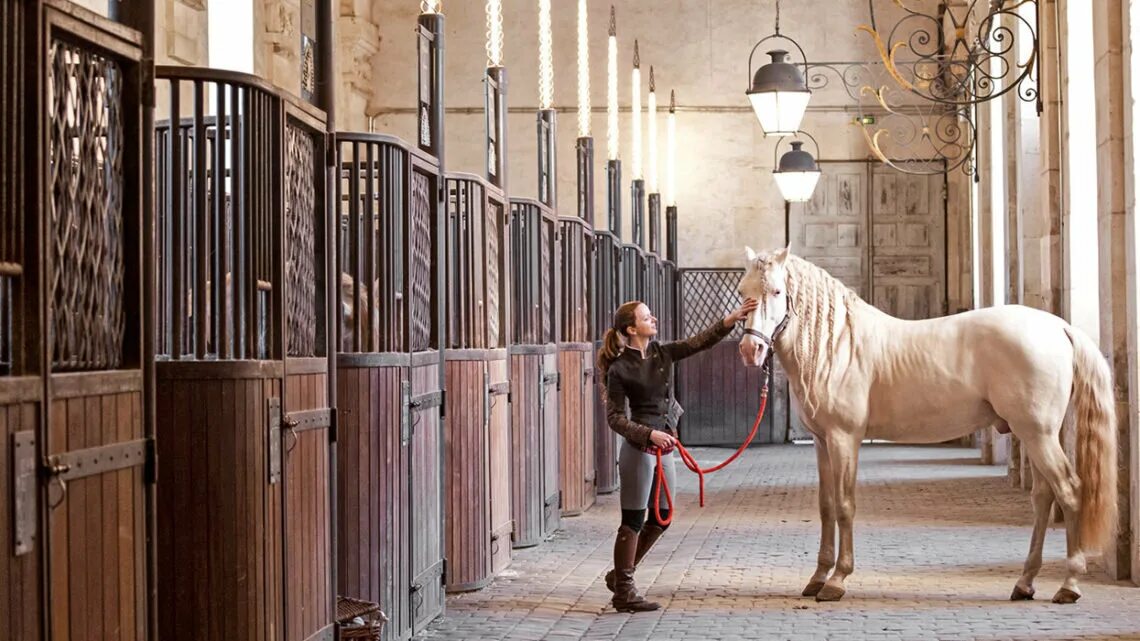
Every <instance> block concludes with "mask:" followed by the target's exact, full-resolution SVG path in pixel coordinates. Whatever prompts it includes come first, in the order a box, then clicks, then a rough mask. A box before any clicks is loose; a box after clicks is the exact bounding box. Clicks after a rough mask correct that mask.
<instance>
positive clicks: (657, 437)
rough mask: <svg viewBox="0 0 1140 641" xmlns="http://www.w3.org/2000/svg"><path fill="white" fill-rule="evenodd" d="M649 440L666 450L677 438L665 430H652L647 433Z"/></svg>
mask: <svg viewBox="0 0 1140 641" xmlns="http://www.w3.org/2000/svg"><path fill="white" fill-rule="evenodd" d="M649 441H650V442H651V443H653V444H654V445H656V446H657V447H659V448H661V449H663V450H667V449H669V448H670V447H673V444H674V443H676V441H677V439H675V438H673V437H672V436H670V435H669V434H668V433H667V432H662V431H661V430H653V431H652V432H650V433H649Z"/></svg>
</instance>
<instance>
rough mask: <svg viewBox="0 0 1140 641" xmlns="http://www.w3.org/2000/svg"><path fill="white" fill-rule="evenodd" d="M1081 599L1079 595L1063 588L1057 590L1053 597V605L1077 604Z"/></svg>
mask: <svg viewBox="0 0 1140 641" xmlns="http://www.w3.org/2000/svg"><path fill="white" fill-rule="evenodd" d="M1079 598H1081V595H1080V594H1079V593H1077V592H1073V591H1072V590H1070V589H1068V588H1061V589H1060V590H1057V594H1054V595H1053V603H1076V602H1077V599H1079Z"/></svg>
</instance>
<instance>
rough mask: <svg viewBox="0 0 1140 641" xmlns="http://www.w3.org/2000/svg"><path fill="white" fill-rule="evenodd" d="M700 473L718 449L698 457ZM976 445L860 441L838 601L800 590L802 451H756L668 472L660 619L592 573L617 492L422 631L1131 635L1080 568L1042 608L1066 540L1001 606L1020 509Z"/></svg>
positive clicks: (608, 544) (1131, 627)
mask: <svg viewBox="0 0 1140 641" xmlns="http://www.w3.org/2000/svg"><path fill="white" fill-rule="evenodd" d="M695 453H696V456H697V458H698V460H699V461H700V462H701V464H702V466H706V467H707V466H708V465H710V464H712V463H716V462H719V461H720V460H722V459H723V458H724V457H725V456H727V455H728V454H729V453H730V451H729V450H722V449H697V450H696V451H695ZM977 460H978V456H977V452H976V451H975V450H970V449H964V448H954V447H941V446H934V447H904V446H897V445H884V444H875V445H866V446H864V448H863V453H862V456H861V460H860V470H859V488H858V492H857V505H858V508H857V513H856V530H855V574H853V575H852V576H851V577H850V578H849V579H848V581H847V595H846V596H845V597H844V599H843V601H841V602H839V603H816V602H815V600H813V599H808V598H804V597H800V596H799V592H800V590H801V589H802V587H803V586H804V584H805V583H806V582H807V579H808V577H809V575H810V574H811V572H812V570H813V569H814V567H815V556H816V552H817V548H818V541H819V524H818V511H817V503H816V487H817V476H816V469H815V455H814V452H813V450H812V448H811V446H810V445H804V446H796V445H785V446H769V447H764V448H759V449H756V448H754V449H752V450H750V451H748V452H747V453H746V454H745V455H743V456H742V457H741V458H740V459H739V460H737V461H736V462H735V463H733V464H732V465H731V466H729V467H728V468H726V469H725V470H723V471H721V472H718V473H716V474H713V475H711V476H710V477H708V483H707V486H706V505H705V507H704V508H700V507H699V506H698V505H697V483H696V476H695V475H693V474H690V473H689V472H688V471H687V470H684V471H683V472H679V476H680V477H681V484H680V485H681V487H680V489H679V491H678V497H677V500H678V514H677V517H676V519H675V520H674V523H673V526H672V528H671V529H670V530H669V531H668V532H667V533H666V534H665V536H663V537H662V539H661V540H660V541H659V542H658V544H657V547H656V548H654V549H653V551H652V552H650V554H649V555H648V557H647V558H646V560H645V561H644V562H643V563H642V565H641V568H639V570H638V574H637V579H638V587H639V588H640V589H641V590H642V592H643V593H646V595H647V596H648V597H649V598H652V599H654V600H657V601H659V602H661V604H662V606H663V607H662V609H660V610H658V611H656V612H651V613H640V614H635V615H633V614H622V613H617V612H615V611H614V610H613V608H612V607H610V606H609V597H610V593H609V592H608V591H607V590H606V588H605V585H604V584H603V581H602V576H603V574H604V573H605V572H606V570H607V569H609V567H611V563H612V558H611V557H612V545H613V533H614V531H615V530H616V528H617V525H618V523H619V516H618V514H619V511H618V506H617V496H616V494H610V495H603V496H599V497H598V502H597V504H596V505H595V506H594V507H593V508H591V509H590V510H589V511H587V512H586V513H585V514H583V515H581V516H577V517H573V518H566V519H564V520H563V529H562V530H561V531H559V532H557V533H556V534H555V535H554V536H553V537H552V538H551V539H550V540H548V541H547V542H545V543H544V544H542V545H539V546H537V547H533V548H529V549H525V550H516V551H515V556H514V560H513V562H512V565H511V566H510V567H509V568H507V570H506V571H505V572H503V573H502V574H501V575H500V576H499V577H497V578H496V579H495V581H494V582H493V583H492V584H491V585H490V586H489V587H487V588H485V589H483V590H481V591H477V592H471V593H467V594H460V595H453V596H451V597H449V598H448V600H447V610H446V613H445V615H444V617H443V618H441V619H439V620H437V621H436V622H434V623H433V624H432V625H431V626H430V627H429V629H428V630H426V631H424V632H423V633H422V634H421V635H420V636H419V637H417V638H418V639H425V640H427V639H456V640H458V639H462V640H465V641H468V640H475V639H519V640H529V639H534V640H537V639H552V640H555V639H557V640H567V641H570V640H578V639H655V640H665V639H708V640H723V641H730V640H736V639H872V640H879V639H882V640H904V639H905V640H910V639H987V640H989V639H993V640H997V639H1026V640H1029V639H1034V640H1046V639H1049V640H1052V639H1082V640H1091V639H1113V640H1116V639H1140V588H1136V587H1132V586H1131V585H1130V584H1128V583H1125V582H1113V581H1109V580H1108V579H1107V578H1105V575H1104V573H1103V571H1102V570H1101V569H1100V568H1099V567H1098V566H1097V564H1095V563H1094V564H1093V566H1092V570H1091V571H1090V573H1089V574H1088V575H1087V576H1086V577H1084V580H1083V582H1082V584H1081V585H1082V589H1083V592H1084V597H1083V598H1082V600H1081V601H1080V602H1079V603H1077V604H1075V605H1070V606H1057V605H1053V604H1051V603H1050V602H1049V600H1048V599H1049V598H1050V597H1051V596H1052V594H1053V592H1055V591H1056V589H1057V588H1058V586H1059V585H1060V581H1061V578H1062V573H1063V554H1064V532H1063V530H1062V529H1061V528H1060V526H1059V525H1056V526H1054V527H1053V528H1052V529H1051V531H1050V532H1049V534H1048V536H1047V537H1046V544H1045V565H1044V568H1043V569H1042V572H1041V576H1040V577H1039V578H1038V580H1037V584H1036V586H1037V591H1038V595H1039V597H1038V598H1039V599H1040V600H1037V601H1032V602H1020V603H1013V602H1010V601H1008V600H1007V599H1008V597H1009V593H1010V590H1011V589H1012V588H1013V584H1014V582H1015V581H1016V580H1017V577H1018V575H1019V574H1020V569H1021V566H1022V563H1023V561H1024V558H1025V554H1026V552H1027V550H1028V545H1029V534H1030V522H1031V514H1032V511H1031V507H1030V505H1029V496H1028V494H1027V493H1026V492H1024V491H1022V490H1020V489H1015V488H1012V487H1010V484H1009V482H1008V481H1007V480H1006V477H1005V468H1004V467H1000V466H998V467H994V466H983V465H980V464H978V463H977Z"/></svg>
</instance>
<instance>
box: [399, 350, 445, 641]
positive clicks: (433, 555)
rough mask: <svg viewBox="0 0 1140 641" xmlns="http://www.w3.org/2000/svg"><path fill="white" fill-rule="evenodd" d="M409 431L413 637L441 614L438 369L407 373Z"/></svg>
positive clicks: (421, 368) (418, 368)
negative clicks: (408, 374)
mask: <svg viewBox="0 0 1140 641" xmlns="http://www.w3.org/2000/svg"><path fill="white" fill-rule="evenodd" d="M407 389H408V412H407V418H406V419H405V420H406V421H407V423H406V427H405V429H406V430H407V432H406V433H407V442H408V445H407V447H408V457H409V460H410V465H409V473H410V481H409V488H408V492H409V497H408V510H409V519H408V521H409V523H408V526H409V528H410V530H409V539H410V541H411V550H410V552H411V557H410V558H411V567H410V570H409V578H410V580H411V584H410V585H409V586H408V590H409V591H410V602H409V607H410V610H411V612H410V617H409V621H410V622H411V624H412V634H413V635H414V634H418V633H419V632H421V631H422V630H423V629H424V628H425V627H426V626H427V624H428V623H430V622H431V621H432V620H433V619H435V617H437V616H439V614H440V613H441V612H442V611H443V601H444V587H443V578H444V577H443V572H444V567H443V566H444V560H443V532H442V529H441V526H442V514H443V485H442V477H441V474H442V473H443V467H442V464H443V461H442V458H441V457H440V450H441V446H442V438H443V421H442V420H441V419H440V407H441V405H442V399H443V394H442V392H441V391H440V389H439V370H438V365H434V364H433V365H420V366H416V367H413V368H412V370H411V380H410V381H409V382H408V388H407Z"/></svg>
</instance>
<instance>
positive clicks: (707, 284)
mask: <svg viewBox="0 0 1140 641" xmlns="http://www.w3.org/2000/svg"><path fill="white" fill-rule="evenodd" d="M743 275H744V270H741V269H709V270H700V271H689V270H684V271H682V272H681V327H682V328H683V336H682V337H681V338H683V337H686V336H692V335H693V334H696V333H697V332H700V331H702V330H704V329H706V328H707V327H708V326H709V325H712V324H713V323H714V322H716V320H717V319H723V318H724V317H725V315H726V314H728V313H729V312H730V311H732V310H733V309H736V307H737V306H739V305H740V303H741V302H742V301H741V298H740V295H739V294H737V293H736V285H737V284H738V283H739V282H740V278H741V276H743ZM740 336H741V332H740V328H739V327H737V328H736V329H733V330H732V333H731V334H729V336H728V337H729V338H730V339H739V338H740Z"/></svg>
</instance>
